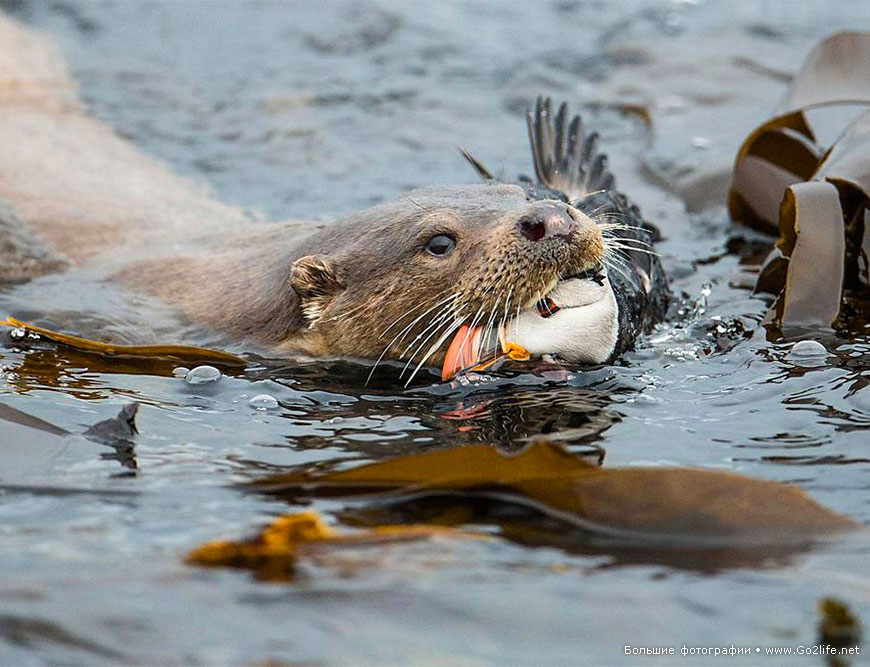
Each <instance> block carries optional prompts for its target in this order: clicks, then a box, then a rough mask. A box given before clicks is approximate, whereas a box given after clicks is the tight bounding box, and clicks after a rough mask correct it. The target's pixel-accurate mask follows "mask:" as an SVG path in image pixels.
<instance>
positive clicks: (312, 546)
mask: <svg viewBox="0 0 870 667" xmlns="http://www.w3.org/2000/svg"><path fill="white" fill-rule="evenodd" d="M433 537H451V538H461V537H462V538H477V539H486V536H485V535H482V534H479V533H471V532H466V531H459V530H451V529H449V528H443V527H438V526H423V525H420V526H377V527H375V528H372V529H371V530H363V531H356V532H353V533H344V534H342V533H339V532H338V531H336V530H334V529H332V528H330V527H329V526H327V525H326V524H325V523H324V522H323V519H321V518H320V517H319V516H318V515H317V514H316V513H314V512H300V513H297V514H288V515H285V516H282V517H279V518H278V519H276V520H275V521H273V522H272V523H271V524H270V525H268V526H266V527H265V528H264V529H263V530H262V531H261V532H260V534H259V535H257V536H256V537H254V538H252V539H249V540H245V541H242V542H229V541H220V542H210V543H208V544H204V545H202V546H200V547H198V548H196V549H194V550H193V551H191V552H190V553H189V554H188V555H187V556H186V558H185V562H186V563H188V564H190V565H200V566H205V567H236V568H244V569H249V570H252V571H253V572H254V574H255V576H256V577H257V578H258V579H261V580H263V581H275V582H280V581H285V582H286V581H293V579H294V577H295V574H296V564H297V561H298V560H299V559H300V558H301V559H312V558H316V557H317V556H318V555H319V554H320V555H322V554H323V553H324V552H329V551H335V550H336V549H340V548H342V547H357V548H360V547H382V546H384V545H387V544H394V543H397V542H409V541H416V540H425V539H430V538H433ZM339 558H340V556H339ZM372 558H373V559H374V561H375V563H376V562H377V552H375V553H374V554H373V555H372ZM333 566H334V563H333Z"/></svg>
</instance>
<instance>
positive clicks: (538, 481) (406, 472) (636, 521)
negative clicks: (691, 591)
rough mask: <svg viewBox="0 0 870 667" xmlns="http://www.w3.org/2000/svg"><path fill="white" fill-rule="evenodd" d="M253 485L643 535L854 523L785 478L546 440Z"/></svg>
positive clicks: (682, 539)
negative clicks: (461, 500) (639, 463)
mask: <svg viewBox="0 0 870 667" xmlns="http://www.w3.org/2000/svg"><path fill="white" fill-rule="evenodd" d="M254 486H256V487H260V488H264V489H269V490H270V491H272V492H275V491H277V490H283V491H284V492H290V493H294V494H297V495H310V496H317V495H319V492H320V491H323V495H334V494H335V493H336V492H337V491H338V492H340V491H341V490H345V491H354V490H355V491H359V492H363V493H371V492H373V491H393V492H400V493H401V492H408V493H414V494H416V495H418V496H419V495H420V494H421V493H426V492H430V493H433V494H440V493H445V492H449V493H460V494H463V493H464V494H468V495H469V496H474V495H486V496H490V497H492V496H497V497H499V498H500V499H501V500H504V501H505V502H511V503H516V504H520V505H524V506H529V507H533V508H534V509H536V510H540V511H542V512H544V513H546V514H549V515H550V516H552V517H555V518H557V519H561V520H563V521H565V522H567V523H569V524H572V525H574V526H576V527H578V528H581V529H584V530H588V531H590V532H592V533H595V534H601V535H607V536H610V537H615V538H622V539H625V540H628V541H632V542H640V543H648V542H656V543H661V542H665V543H668V544H689V545H699V544H703V545H710V544H724V545H734V544H740V545H744V544H746V545H749V544H752V545H758V544H768V543H769V544H780V543H790V542H800V541H806V540H807V539H810V538H812V537H815V536H819V535H824V534H828V533H833V532H838V531H842V530H847V529H849V528H854V527H856V525H857V524H856V523H855V522H854V521H852V520H851V519H849V518H848V517H845V516H842V515H839V514H837V513H835V512H832V511H831V510H829V509H826V508H824V507H822V506H821V505H819V504H818V503H816V502H815V501H814V500H812V499H811V498H810V497H809V496H807V495H806V494H805V493H804V492H803V491H801V490H800V489H798V488H797V487H794V486H790V485H787V484H780V483H776V482H769V481H764V480H757V479H752V478H749V477H744V476H741V475H736V474H732V473H726V472H719V471H711V470H701V469H691V468H623V469H615V470H606V469H602V468H598V467H596V466H593V465H591V464H589V463H587V462H585V461H583V460H582V459H579V458H576V457H574V456H572V455H571V454H570V453H569V452H567V451H566V450H565V449H563V448H562V447H559V446H558V445H555V444H552V443H546V442H538V443H535V444H533V445H531V446H529V447H528V448H527V449H525V450H524V451H523V452H521V453H520V454H518V455H514V456H505V455H503V454H501V453H499V452H498V451H497V450H495V449H493V448H491V447H488V446H486V445H468V446H465V447H457V448H454V449H449V450H439V451H434V452H425V453H421V454H415V455H411V456H405V457H399V458H395V459H389V460H387V461H382V462H377V463H371V464H367V465H363V466H360V467H358V468H353V469H351V470H344V471H340V472H335V473H326V474H323V473H308V472H302V473H291V474H284V475H277V476H273V477H269V478H266V479H264V480H262V481H260V482H257V483H255V485H254Z"/></svg>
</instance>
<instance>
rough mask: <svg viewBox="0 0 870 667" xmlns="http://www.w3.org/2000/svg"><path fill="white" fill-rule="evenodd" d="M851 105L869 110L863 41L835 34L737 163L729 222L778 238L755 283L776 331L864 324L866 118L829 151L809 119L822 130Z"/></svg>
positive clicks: (869, 241) (869, 157)
mask: <svg viewBox="0 0 870 667" xmlns="http://www.w3.org/2000/svg"><path fill="white" fill-rule="evenodd" d="M856 105H857V106H870V33H862V32H839V33H836V34H834V35H832V36H831V37H828V38H827V39H825V40H824V41H822V42H821V43H820V44H819V45H818V46H816V48H815V49H814V50H813V51H812V53H811V54H810V55H809V57H808V58H807V60H806V62H805V63H804V64H803V67H802V68H801V70H800V71H799V72H798V74H797V75H796V77H795V78H794V80H793V81H792V83H791V85H790V87H789V90H788V92H787V93H786V95H785V97H784V99H783V100H782V102H781V103H780V104H779V106H778V108H777V110H776V112H775V114H774V116H773V117H772V118H771V119H770V120H768V121H767V122H765V123H763V124H762V125H760V126H759V127H758V128H756V129H755V130H754V131H753V132H752V133H751V134H750V135H749V137H747V139H746V140H745V141H744V142H743V145H742V146H741V147H740V150H739V152H738V154H737V159H736V161H735V165H734V172H733V178H732V182H731V190H730V192H729V200H728V207H729V211H730V213H731V217H732V218H733V219H734V220H736V221H739V222H742V223H745V224H747V225H749V226H752V227H754V228H756V229H759V230H761V231H763V232H767V233H771V234H778V236H779V238H778V240H777V242H776V246H775V248H774V249H773V250H772V252H771V253H770V255H769V256H768V258H767V260H766V261H765V262H764V265H763V266H762V268H761V271H760V274H759V276H758V280H757V283H756V291H758V292H764V293H770V294H773V295H774V296H776V297H777V301H776V305H775V308H774V310H773V311H772V313H773V314H772V317H771V318H770V319H771V324H772V325H773V329H774V330H778V329H781V328H782V327H789V326H823V327H831V326H837V327H839V326H845V325H846V324H847V323H846V322H845V320H848V319H851V318H852V316H854V315H856V314H857V315H860V316H862V317H866V313H861V312H857V313H856V312H855V311H856V310H857V311H866V310H867V309H866V307H864V305H862V302H863V301H866V297H867V293H868V290H870V264H868V250H870V225H868V222H870V213H868V211H870V112H868V113H864V114H863V115H860V116H858V117H857V118H855V119H854V120H852V121H851V123H849V124H848V125H847V126H846V127H845V129H843V130H842V131H841V133H840V134H839V137H838V138H837V139H836V140H835V141H834V142H833V143H832V144H830V145H823V144H821V143H820V140H819V139H818V138H817V132H816V131H815V129H814V126H813V124H812V123H810V120H809V118H808V113H809V112H813V113H815V114H817V115H819V116H820V117H821V120H820V121H816V122H817V124H820V125H824V123H825V122H826V121H827V122H828V123H830V122H831V121H835V120H836V118H838V117H839V116H836V115H835V114H833V113H831V111H832V110H834V109H836V108H838V107H848V106H856ZM843 296H845V297H846V299H845V301H844V300H843V298H842V297H843Z"/></svg>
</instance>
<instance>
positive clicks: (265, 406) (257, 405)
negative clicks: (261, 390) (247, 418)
mask: <svg viewBox="0 0 870 667" xmlns="http://www.w3.org/2000/svg"><path fill="white" fill-rule="evenodd" d="M248 405H250V406H251V407H252V408H254V409H255V410H274V409H275V408H277V407H278V399H277V398H275V397H274V396H270V395H269V394H259V395H257V396H254V397H253V398H252V399H251V400H250V401H248Z"/></svg>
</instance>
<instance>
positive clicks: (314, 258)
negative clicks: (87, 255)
mask: <svg viewBox="0 0 870 667" xmlns="http://www.w3.org/2000/svg"><path fill="white" fill-rule="evenodd" d="M554 123H555V124H554ZM529 127H530V136H531V139H532V153H533V156H534V162H535V170H536V177H537V178H536V180H531V179H520V180H519V182H518V183H517V184H508V183H499V182H496V181H495V180H494V179H492V178H491V177H489V176H488V172H487V171H486V170H485V168H483V167H482V165H480V163H478V162H476V161H475V160H474V159H473V158H470V156H467V157H469V159H470V160H472V163H473V164H475V166H476V168H477V169H478V171H480V172H481V173H482V174H484V175H485V176H486V177H487V179H486V180H487V182H485V183H481V184H476V185H464V186H453V187H443V186H440V187H432V188H426V189H421V190H417V191H414V192H411V193H410V194H408V195H406V196H405V197H402V198H400V199H398V200H396V201H393V202H389V203H385V204H381V205H379V206H375V207H373V208H370V209H367V210H364V211H361V212H359V213H356V214H354V215H351V216H349V217H348V218H346V219H344V220H341V221H338V222H336V223H333V224H331V225H328V226H326V227H324V228H322V229H320V230H317V231H313V232H311V233H309V234H308V235H307V236H303V237H302V238H300V230H299V229H296V230H293V231H291V232H281V231H280V230H279V229H275V230H272V231H270V232H269V233H268V234H267V238H263V239H259V238H256V239H252V240H250V241H249V242H248V247H247V248H244V249H241V250H239V251H235V252H232V253H221V254H219V255H215V254H214V253H209V254H208V255H205V256H203V257H201V258H195V257H188V258H183V259H179V258H175V257H173V258H169V259H166V260H163V261H153V260H150V261H148V262H145V263H143V264H141V265H139V266H135V267H133V268H132V269H131V270H128V271H126V272H124V274H123V276H122V277H123V278H124V280H125V281H126V282H128V283H132V284H135V285H137V286H138V287H139V288H141V289H143V290H145V291H148V292H150V293H152V294H155V295H157V296H159V297H161V298H163V299H164V300H166V301H169V302H171V303H174V304H176V305H178V306H180V307H181V308H182V310H183V311H184V312H185V313H187V314H188V316H190V317H191V318H192V319H195V320H198V321H203V322H205V323H207V324H208V325H210V326H212V327H216V328H219V329H222V330H225V331H228V332H229V333H232V334H233V335H237V336H245V337H249V338H253V339H256V340H258V341H260V342H264V343H268V344H271V345H276V346H278V347H280V348H281V349H283V350H286V351H289V352H296V353H304V354H309V355H314V356H351V357H363V358H373V359H385V358H386V359H398V360H407V361H408V362H409V364H412V363H413V364H416V366H417V368H419V367H420V366H421V365H423V364H425V363H431V364H438V365H442V366H443V369H444V373H443V375H444V377H449V376H451V375H453V374H454V373H456V372H458V371H461V370H463V369H467V368H470V367H475V366H478V365H479V364H480V363H481V362H484V361H486V360H487V359H491V358H493V357H496V356H499V354H500V353H502V352H504V351H505V350H507V349H508V348H510V347H511V346H513V347H515V348H518V349H521V350H524V351H526V352H528V353H529V355H531V356H535V357H545V358H548V359H552V360H563V361H568V362H575V363H603V362H607V361H611V360H613V359H615V358H616V357H617V356H618V355H619V354H621V353H622V352H624V351H625V350H627V349H629V348H630V347H631V346H632V345H633V343H634V341H635V339H636V337H637V335H638V334H640V333H641V332H643V331H644V330H645V329H647V328H648V327H649V326H650V325H651V324H652V323H654V322H656V321H658V320H659V319H661V318H662V316H663V314H664V311H665V307H666V302H667V295H668V290H667V283H666V281H665V277H664V274H663V272H662V269H661V265H660V263H659V261H658V258H657V256H656V255H655V254H654V253H652V251H651V249H650V247H651V246H650V243H651V242H652V241H653V240H655V238H656V236H657V232H656V230H655V229H654V228H653V227H652V226H650V225H647V224H645V223H644V222H643V220H642V218H641V216H640V213H639V211H638V209H637V208H636V207H635V206H633V205H632V204H630V203H629V202H628V200H627V199H626V198H625V197H624V196H622V195H621V194H619V193H617V192H616V191H614V189H613V185H614V179H613V176H612V175H611V174H610V172H609V171H608V170H607V168H606V159H605V157H604V156H603V155H601V154H599V153H598V152H597V150H596V144H597V135H595V134H591V135H589V136H588V137H587V136H585V133H584V130H583V125H582V122H581V121H580V119H579V117H575V118H574V119H573V120H572V121H571V122H570V123H569V122H568V118H567V116H566V110H565V107H564V105H563V106H562V108H561V110H560V112H559V113H558V114H557V116H556V117H555V119H554V118H552V117H551V115H550V106H549V102H547V103H542V102H540V101H539V103H538V105H537V107H536V109H535V111H534V112H532V113H530V120H529Z"/></svg>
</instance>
